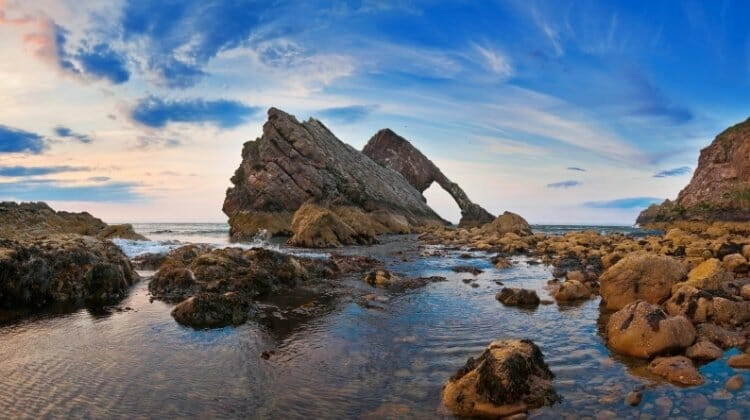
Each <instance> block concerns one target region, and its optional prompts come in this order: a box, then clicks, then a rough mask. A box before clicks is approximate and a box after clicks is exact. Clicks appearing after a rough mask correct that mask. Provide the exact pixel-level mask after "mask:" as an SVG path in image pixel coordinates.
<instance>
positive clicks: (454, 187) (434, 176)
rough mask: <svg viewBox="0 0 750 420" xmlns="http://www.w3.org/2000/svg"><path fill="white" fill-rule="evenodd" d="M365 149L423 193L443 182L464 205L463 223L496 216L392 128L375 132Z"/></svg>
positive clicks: (482, 221) (471, 224) (467, 224)
mask: <svg viewBox="0 0 750 420" xmlns="http://www.w3.org/2000/svg"><path fill="white" fill-rule="evenodd" d="M362 153H363V154H364V155H365V156H368V157H369V158H370V159H372V160H374V161H375V162H377V163H379V164H380V165H382V166H384V167H386V168H389V169H393V170H394V171H396V172H398V173H400V174H401V175H403V176H404V178H406V180H407V181H408V182H409V184H411V185H412V186H413V187H414V188H416V189H417V191H419V192H420V193H424V192H425V190H426V189H427V188H429V187H430V185H432V183H433V182H436V183H437V184H438V185H440V187H441V188H442V189H444V190H445V191H446V192H448V194H450V195H451V197H453V199H454V200H455V201H456V204H458V207H459V209H461V220H460V221H459V223H458V226H459V227H461V228H472V227H475V226H482V225H484V224H487V223H489V222H491V221H492V220H493V219H494V216H492V215H491V214H490V213H489V212H487V210H485V209H483V208H482V207H481V206H479V205H477V204H475V203H472V202H471V200H469V197H468V196H467V195H466V193H465V192H464V191H463V190H462V189H461V187H459V186H458V184H456V183H454V182H452V181H451V180H449V179H448V177H446V176H445V175H443V173H442V171H440V169H438V167H437V166H435V164H434V163H432V161H431V160H429V159H428V158H427V156H425V155H424V154H422V152H420V151H419V150H417V148H416V147H414V146H413V145H412V144H411V143H409V141H408V140H406V139H405V138H403V137H401V136H399V135H398V134H396V133H394V132H393V131H391V130H390V129H388V128H385V129H383V130H380V131H378V132H377V133H376V134H375V135H374V136H372V138H370V140H369V141H368V142H367V144H366V145H365V147H364V149H362Z"/></svg>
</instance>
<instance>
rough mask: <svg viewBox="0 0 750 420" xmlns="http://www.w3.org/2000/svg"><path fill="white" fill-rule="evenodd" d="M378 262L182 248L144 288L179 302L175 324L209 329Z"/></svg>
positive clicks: (239, 320) (261, 250)
mask: <svg viewBox="0 0 750 420" xmlns="http://www.w3.org/2000/svg"><path fill="white" fill-rule="evenodd" d="M378 264H379V261H377V260H374V259H371V258H367V257H358V256H342V255H334V256H332V257H330V258H325V259H322V258H302V257H294V256H291V255H288V254H283V253H281V252H277V251H272V250H269V249H265V248H252V249H242V248H224V249H212V248H211V247H209V246H206V245H186V246H183V247H180V248H177V249H175V250H173V251H172V252H170V253H169V254H167V256H166V258H165V259H164V262H163V263H162V265H161V267H160V268H159V270H158V271H157V272H156V274H155V275H154V276H153V278H152V279H151V281H150V282H149V285H148V289H149V291H150V292H151V295H152V296H154V298H156V299H160V300H164V301H167V302H178V304H177V306H175V308H174V310H173V311H172V316H173V317H174V318H175V320H177V321H178V322H179V323H181V324H184V325H188V326H192V327H195V328H214V327H222V326H225V325H237V324H241V323H243V322H245V321H246V320H247V319H248V317H249V311H250V309H251V307H252V304H253V302H255V301H256V300H257V299H258V298H261V297H263V296H266V295H268V294H271V293H274V292H280V291H284V290H286V291H288V290H291V289H293V288H295V287H297V286H300V285H302V284H305V283H308V282H310V281H313V280H319V279H332V278H336V277H339V276H341V275H345V274H349V273H355V272H361V271H364V270H367V269H371V268H372V267H374V266H375V265H378Z"/></svg>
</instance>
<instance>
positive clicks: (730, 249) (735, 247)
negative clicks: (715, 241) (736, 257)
mask: <svg viewBox="0 0 750 420" xmlns="http://www.w3.org/2000/svg"><path fill="white" fill-rule="evenodd" d="M742 247H743V244H738V243H736V242H732V241H729V242H724V243H722V244H721V245H719V249H717V250H716V258H718V259H719V260H723V259H724V257H726V256H727V255H732V254H742Z"/></svg>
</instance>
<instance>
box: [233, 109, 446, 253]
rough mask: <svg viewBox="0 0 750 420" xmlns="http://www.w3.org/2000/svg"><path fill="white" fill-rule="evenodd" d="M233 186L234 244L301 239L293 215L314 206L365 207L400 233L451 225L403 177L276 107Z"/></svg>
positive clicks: (248, 150)
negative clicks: (263, 238) (264, 235)
mask: <svg viewBox="0 0 750 420" xmlns="http://www.w3.org/2000/svg"><path fill="white" fill-rule="evenodd" d="M231 182H232V184H233V186H232V187H231V188H229V189H228V190H227V193H226V198H225V200H224V206H223V210H224V213H226V215H227V216H229V225H230V235H231V237H232V239H233V240H243V239H249V238H252V237H253V236H255V235H256V234H258V233H259V232H260V231H262V230H265V231H267V232H269V233H270V234H272V235H279V234H281V235H289V234H292V233H296V232H292V215H293V214H294V212H296V211H297V209H299V208H300V207H301V206H302V205H303V204H304V203H306V202H309V201H314V202H315V203H318V204H322V203H326V204H330V205H332V206H349V207H355V208H358V209H360V210H362V211H364V212H365V213H367V214H368V215H369V216H370V217H371V218H372V219H373V220H376V221H377V222H379V223H380V224H381V225H383V226H384V227H386V228H387V229H388V231H389V232H393V233H404V231H405V230H406V231H408V230H410V229H411V228H413V227H419V226H425V225H429V224H444V223H445V222H444V221H443V220H442V219H441V218H440V217H439V216H438V215H437V214H436V213H435V212H434V211H432V209H430V207H429V206H427V204H426V202H425V199H424V197H423V196H422V194H421V193H420V191H419V190H417V189H415V188H414V187H413V186H412V185H411V184H409V182H408V181H407V179H406V178H404V177H403V176H402V175H401V174H399V173H398V172H396V171H393V170H391V169H388V168H385V167H383V166H381V165H380V164H378V163H376V162H375V161H373V160H372V159H371V158H369V157H368V156H366V155H365V154H363V153H361V152H359V151H357V150H355V149H354V148H353V147H351V146H349V145H347V144H345V143H343V142H342V141H341V140H339V139H338V138H336V136H334V135H333V133H331V131H330V130H328V128H327V127H326V126H325V125H323V124H322V123H321V122H320V121H317V120H314V119H310V120H309V121H306V122H302V123H300V122H299V121H297V119H296V118H294V117H293V116H291V115H289V114H287V113H285V112H283V111H280V110H278V109H276V108H271V109H269V110H268V120H267V121H266V123H265V124H264V125H263V135H262V136H261V137H260V138H258V139H257V140H255V141H249V142H247V143H245V145H244V148H243V150H242V162H241V164H240V166H239V168H238V169H237V171H236V172H235V174H234V176H233V177H232V179H231ZM339 216H340V217H341V215H339ZM350 227H351V226H350Z"/></svg>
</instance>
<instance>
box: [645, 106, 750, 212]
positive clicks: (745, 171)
mask: <svg viewBox="0 0 750 420" xmlns="http://www.w3.org/2000/svg"><path fill="white" fill-rule="evenodd" d="M682 220H698V221H707V222H710V221H733V222H734V221H737V222H747V221H750V118H749V119H747V120H746V121H744V122H742V123H739V124H736V125H734V126H732V127H729V128H728V129H726V130H724V131H723V132H722V133H721V134H719V135H718V136H716V138H715V139H714V141H713V142H712V143H711V144H710V145H709V146H708V147H706V148H704V149H703V150H701V152H700V157H699V159H698V167H697V168H696V169H695V172H694V173H693V178H692V179H691V180H690V183H689V184H688V185H687V186H686V187H685V188H684V189H683V190H682V191H680V194H679V195H678V196H677V199H676V200H674V201H670V200H666V201H665V202H664V203H662V204H661V205H652V206H651V207H649V208H648V209H646V210H644V211H643V212H642V213H641V214H640V215H639V216H638V219H637V221H636V222H637V223H638V224H640V225H644V226H645V225H652V224H659V223H670V222H675V221H682Z"/></svg>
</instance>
